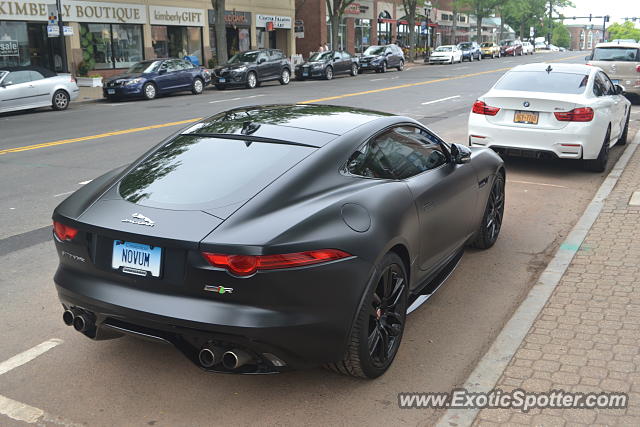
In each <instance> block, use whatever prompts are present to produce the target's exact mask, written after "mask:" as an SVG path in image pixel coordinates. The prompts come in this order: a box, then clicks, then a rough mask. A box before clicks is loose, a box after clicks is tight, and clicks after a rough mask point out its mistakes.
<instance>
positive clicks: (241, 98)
mask: <svg viewBox="0 0 640 427" xmlns="http://www.w3.org/2000/svg"><path fill="white" fill-rule="evenodd" d="M259 96H264V95H251V96H241V97H239V98H228V99H218V100H215V101H209V104H216V103H218V102H227V101H240V100H243V99H250V98H257V97H259Z"/></svg>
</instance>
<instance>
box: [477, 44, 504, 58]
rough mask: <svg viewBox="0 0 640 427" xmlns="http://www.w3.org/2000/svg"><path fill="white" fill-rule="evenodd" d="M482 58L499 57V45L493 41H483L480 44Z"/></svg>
mask: <svg viewBox="0 0 640 427" xmlns="http://www.w3.org/2000/svg"><path fill="white" fill-rule="evenodd" d="M480 51H481V52H482V57H483V58H500V46H498V45H497V44H495V43H493V42H484V43H482V44H481V45H480Z"/></svg>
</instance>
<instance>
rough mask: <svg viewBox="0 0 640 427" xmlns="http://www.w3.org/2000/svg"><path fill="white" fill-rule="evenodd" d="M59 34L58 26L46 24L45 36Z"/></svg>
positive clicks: (56, 35)
mask: <svg viewBox="0 0 640 427" xmlns="http://www.w3.org/2000/svg"><path fill="white" fill-rule="evenodd" d="M59 35H60V27H58V26H57V25H47V36H49V37H58V36H59Z"/></svg>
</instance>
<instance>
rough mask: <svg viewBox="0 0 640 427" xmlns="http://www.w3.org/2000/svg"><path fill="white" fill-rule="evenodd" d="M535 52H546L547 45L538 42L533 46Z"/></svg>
mask: <svg viewBox="0 0 640 427" xmlns="http://www.w3.org/2000/svg"><path fill="white" fill-rule="evenodd" d="M535 48H536V50H548V48H547V44H546V43H544V42H538V43H536V45H535Z"/></svg>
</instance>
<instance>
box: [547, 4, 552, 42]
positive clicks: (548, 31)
mask: <svg viewBox="0 0 640 427" xmlns="http://www.w3.org/2000/svg"><path fill="white" fill-rule="evenodd" d="M552 13H553V0H549V29H548V30H547V44H551V32H552V30H553V18H552V17H551V14H552Z"/></svg>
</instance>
